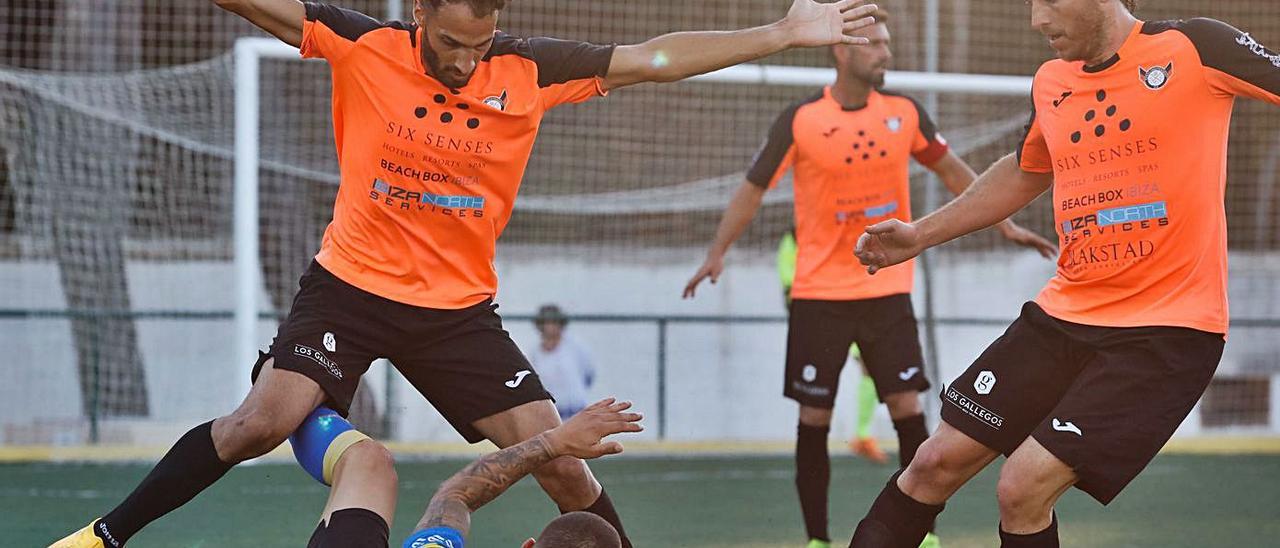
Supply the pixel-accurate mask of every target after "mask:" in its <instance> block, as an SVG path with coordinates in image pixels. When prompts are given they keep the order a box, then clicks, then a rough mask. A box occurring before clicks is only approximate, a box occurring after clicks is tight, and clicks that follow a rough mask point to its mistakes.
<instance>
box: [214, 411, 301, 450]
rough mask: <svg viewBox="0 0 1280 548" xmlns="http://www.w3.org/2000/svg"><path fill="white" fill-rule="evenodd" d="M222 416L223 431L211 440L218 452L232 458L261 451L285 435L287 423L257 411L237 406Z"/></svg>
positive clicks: (285, 436)
mask: <svg viewBox="0 0 1280 548" xmlns="http://www.w3.org/2000/svg"><path fill="white" fill-rule="evenodd" d="M223 420H225V421H227V426H226V428H224V429H223V431H224V432H225V435H224V436H222V439H220V440H215V443H217V447H218V454H219V456H221V457H223V458H227V459H230V460H231V461H232V462H240V461H243V460H248V459H251V458H254V457H260V456H262V455H265V454H266V453H267V452H268V451H270V450H272V449H275V448H276V447H277V446H279V445H280V444H281V443H284V440H285V438H287V437H288V436H289V429H290V426H289V425H282V424H280V421H279V420H278V419H277V418H276V417H273V416H271V415H270V414H268V413H263V412H261V411H256V410H245V409H237V410H236V412H235V413H232V414H230V415H228V416H227V417H225V418H224V419H223Z"/></svg>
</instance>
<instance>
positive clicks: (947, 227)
mask: <svg viewBox="0 0 1280 548" xmlns="http://www.w3.org/2000/svg"><path fill="white" fill-rule="evenodd" d="M1051 185H1053V175H1052V174H1050V173H1031V172H1027V171H1023V170H1022V168H1021V167H1019V165H1018V159H1017V156H1016V155H1014V154H1010V155H1008V156H1005V157H1004V158H1001V159H1000V160H998V161H996V163H995V164H994V165H992V166H991V168H990V169H988V170H987V171H986V173H983V174H982V176H980V177H978V179H977V180H976V181H974V182H973V184H972V185H970V186H969V188H968V189H967V190H965V192H964V193H963V194H961V195H960V197H958V198H956V199H955V200H952V201H951V202H950V203H948V204H947V205H944V206H942V207H941V208H940V209H938V210H937V211H935V212H933V213H931V214H929V215H927V216H925V217H924V218H922V219H920V220H918V221H916V222H914V223H910V224H908V223H904V222H902V221H899V220H897V219H891V220H888V221H885V222H882V223H877V224H874V225H871V226H869V227H867V232H866V234H863V235H862V237H860V238H858V245H857V248H856V250H855V253H856V254H857V255H858V260H860V261H861V262H862V264H864V265H866V267H867V272H869V273H871V274H875V273H876V272H877V271H879V270H880V269H882V268H886V267H889V266H892V265H895V264H898V263H901V262H903V261H906V260H908V259H911V258H912V257H915V256H916V255H919V254H920V253H921V252H923V251H924V250H925V249H928V248H930V247H933V246H935V245H938V244H942V243H945V242H948V241H951V240H953V239H955V238H959V237H960V236H964V235H965V234H969V233H970V232H976V231H978V230H982V229H984V228H987V227H989V226H991V225H993V224H996V223H998V222H1000V221H1002V220H1004V219H1006V218H1008V217H1009V216H1010V215H1013V214H1014V213H1015V212H1017V211H1018V210H1019V209H1022V208H1023V207H1025V206H1026V205H1027V204H1029V203H1031V201H1032V200H1034V199H1036V197H1037V196H1039V195H1041V194H1043V193H1044V191H1045V190H1047V189H1048V188H1049V187H1050V186H1051Z"/></svg>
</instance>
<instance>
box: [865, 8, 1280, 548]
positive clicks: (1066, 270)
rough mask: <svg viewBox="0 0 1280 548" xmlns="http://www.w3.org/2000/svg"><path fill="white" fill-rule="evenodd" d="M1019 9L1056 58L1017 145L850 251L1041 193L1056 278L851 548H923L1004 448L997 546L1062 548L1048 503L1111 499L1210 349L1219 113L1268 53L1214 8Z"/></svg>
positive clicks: (1193, 382) (1273, 56)
mask: <svg viewBox="0 0 1280 548" xmlns="http://www.w3.org/2000/svg"><path fill="white" fill-rule="evenodd" d="M1029 5H1030V9H1031V26H1032V27H1033V28H1035V29H1036V30H1037V31H1039V32H1040V33H1041V34H1042V35H1044V37H1045V38H1047V39H1048V41H1049V46H1050V47H1052V48H1053V49H1054V50H1055V51H1056V52H1057V54H1058V57H1059V58H1058V59H1055V60H1051V61H1049V62H1047V63H1045V64H1044V65H1043V66H1042V67H1041V68H1040V70H1039V71H1038V72H1037V73H1036V76H1035V81H1034V86H1033V90H1034V91H1033V92H1032V115H1031V121H1030V123H1029V124H1028V125H1027V133H1026V136H1025V137H1024V139H1023V142H1022V144H1021V146H1019V148H1018V150H1017V153H1016V154H1011V155H1008V156H1006V157H1004V158H1003V159H1001V160H999V161H997V162H996V163H995V165H993V166H992V167H991V168H990V169H989V170H987V172H986V173H985V174H983V176H982V177H981V178H980V179H979V180H978V181H977V182H976V183H974V184H973V186H972V187H971V188H970V189H969V190H968V191H967V192H965V193H964V194H963V195H962V196H960V197H959V198H957V199H956V200H954V201H952V202H951V203H950V204H947V205H946V206H944V207H942V208H941V209H939V210H938V211H937V212H935V213H934V214H932V215H929V216H927V217H925V218H922V219H920V220H919V221H917V222H915V223H912V224H907V223H904V222H903V221H902V220H897V219H894V220H889V221H885V222H882V223H878V224H876V225H873V226H870V227H868V228H867V230H866V232H867V233H866V234H865V235H863V236H862V237H861V238H860V240H859V242H858V257H859V259H860V260H861V261H862V262H863V264H866V265H868V268H867V270H868V272H870V273H872V274H875V273H877V272H881V271H882V269H884V268H886V267H889V266H890V265H894V264H898V263H901V262H904V261H907V260H908V259H910V258H911V257H914V256H916V255H918V254H919V253H921V252H922V251H923V250H925V249H928V248H930V247H933V246H936V245H939V244H942V243H944V242H947V241H949V240H951V239H953V238H957V237H959V236H962V235H964V234H968V233H970V232H973V231H976V230H980V229H982V228H985V227H987V226H990V225H991V224H993V223H996V222H999V221H1000V220H1001V219H1004V218H1006V217H1008V216H1009V215H1012V214H1013V213H1015V212H1016V211H1018V210H1019V209H1021V208H1023V207H1025V206H1026V205H1027V204H1029V203H1031V201H1032V200H1034V199H1035V198H1036V197H1038V196H1040V195H1041V194H1043V193H1044V191H1045V190H1047V189H1049V188H1053V207H1054V220H1055V221H1056V222H1055V225H1056V226H1057V227H1058V229H1057V230H1058V236H1059V239H1060V241H1061V242H1062V255H1061V257H1059V258H1058V272H1057V274H1056V275H1055V276H1054V277H1053V278H1052V279H1051V280H1049V283H1048V285H1046V286H1045V288H1044V289H1043V290H1042V291H1041V292H1040V294H1039V296H1037V297H1036V299H1035V301H1034V302H1029V303H1026V304H1025V305H1024V306H1023V308H1022V314H1021V316H1020V317H1019V318H1018V319H1017V320H1016V321H1015V322H1014V323H1013V324H1012V325H1011V326H1010V327H1009V329H1008V330H1007V331H1005V333H1004V335H1003V336H1001V337H1000V338H999V339H997V340H996V341H995V342H994V343H992V344H991V346H989V347H988V348H987V350H986V351H985V352H984V353H983V354H982V355H981V356H980V357H979V358H978V359H977V361H975V362H974V363H973V364H972V365H971V366H970V367H969V369H968V370H966V371H965V372H964V373H963V374H961V375H960V376H959V377H958V378H957V379H956V380H955V381H954V382H953V383H951V385H949V386H948V387H947V390H946V392H945V394H943V398H942V401H943V405H942V420H943V424H942V426H941V427H939V429H938V431H937V432H936V433H935V434H934V435H933V436H932V437H931V438H929V440H928V441H927V442H926V443H925V444H924V445H923V446H921V448H920V450H919V453H918V454H917V458H916V459H915V460H913V461H911V463H910V464H909V466H907V467H906V469H905V470H903V471H901V472H899V473H898V474H895V475H894V476H893V478H892V479H890V481H889V482H888V484H887V485H886V486H885V488H884V490H883V491H882V492H881V493H880V496H879V497H878V498H877V499H876V501H875V503H874V504H873V505H872V507H871V509H870V511H869V512H868V513H867V515H866V518H865V519H863V520H862V521H861V522H860V523H859V524H858V528H857V531H856V532H855V534H854V538H853V541H852V543H851V544H850V545H851V546H857V547H859V548H873V547H875V548H878V547H898V546H910V545H913V544H914V543H915V542H918V541H919V539H920V538H921V537H923V536H924V535H925V531H927V530H928V527H929V524H930V523H932V522H933V521H934V519H935V517H936V516H937V514H938V513H939V512H941V511H942V508H943V504H944V503H945V501H946V500H947V499H949V498H950V497H951V495H953V494H954V493H955V492H956V490H957V489H959V488H960V486H962V485H964V484H965V483H966V482H967V481H968V480H969V479H970V478H972V477H973V476H974V475H976V474H977V473H978V472H980V471H981V470H982V469H983V468H985V467H986V466H987V465H988V464H990V463H991V462H992V461H993V460H995V458H996V457H997V456H998V455H1000V454H1004V455H1005V456H1007V457H1008V460H1006V461H1005V463H1004V465H1003V466H1002V467H1001V469H1000V480H999V484H998V486H997V493H996V498H997V500H998V502H999V506H1000V539H1001V545H1002V546H1004V547H1006V548H1042V547H1046V548H1047V547H1056V546H1058V522H1057V518H1056V516H1055V514H1054V506H1055V505H1056V504H1057V501H1058V499H1059V498H1060V497H1061V496H1062V495H1063V494H1064V493H1066V491H1067V490H1068V489H1070V488H1071V487H1072V486H1073V485H1074V486H1076V487H1079V488H1080V489H1081V490H1083V491H1084V492H1086V493H1088V494H1089V495H1091V496H1093V497H1094V498H1095V499H1096V500H1098V501H1099V502H1101V503H1102V504H1108V503H1110V502H1111V501H1112V500H1114V499H1115V497H1116V496H1117V495H1119V494H1120V492H1121V491H1122V490H1124V488H1125V487H1126V486H1127V485H1128V484H1129V483H1130V482H1131V481H1132V480H1133V479H1134V478H1135V477H1137V475H1138V474H1139V473H1141V472H1142V470H1143V469H1144V468H1146V466H1147V464H1148V463H1149V462H1151V459H1152V458H1154V457H1155V455H1156V453H1157V452H1158V451H1159V450H1160V449H1161V448H1162V447H1163V446H1164V445H1165V443H1166V442H1168V441H1169V439H1170V437H1172V436H1173V433H1174V431H1175V430H1176V429H1177V428H1178V426H1179V425H1180V424H1182V422H1183V420H1184V419H1185V418H1186V417H1187V415H1188V414H1189V413H1190V412H1191V410H1192V408H1193V407H1195V405H1196V402H1197V401H1198V400H1199V399H1200V397H1201V395H1203V394H1204V392H1205V389H1206V388H1207V387H1208V386H1209V382H1210V380H1211V379H1212V378H1213V374H1214V371H1215V370H1216V369H1217V367H1218V362H1219V360H1220V359H1221V357H1222V351H1223V345H1224V339H1225V336H1226V333H1227V327H1228V323H1229V318H1228V313H1227V247H1226V246H1227V225H1226V215H1225V211H1224V204H1223V202H1224V197H1225V196H1224V194H1225V192H1226V171H1227V169H1226V168H1227V159H1226V151H1227V135H1228V129H1229V127H1230V125H1231V112H1232V108H1233V107H1234V104H1235V99H1236V97H1239V96H1245V97H1252V98H1255V99H1261V100H1264V101H1268V102H1271V103H1275V104H1280V54H1277V53H1276V52H1275V51H1273V50H1269V49H1266V48H1265V47H1263V46H1262V45H1260V44H1258V43H1257V42H1256V41H1254V40H1253V39H1252V38H1251V37H1250V36H1249V35H1248V34H1247V33H1243V32H1241V31H1239V30H1236V29H1235V28H1233V27H1231V26H1230V25H1227V24H1225V23H1222V22H1219V21H1215V20H1212V19H1190V20H1186V21H1147V22H1144V21H1140V20H1138V19H1137V18H1135V17H1134V15H1133V9H1134V8H1135V2H1134V1H1133V0H1056V1H1049V0H1032V1H1031V2H1029ZM1174 113H1176V114H1174ZM884 272H886V273H887V272H892V270H888V271H884Z"/></svg>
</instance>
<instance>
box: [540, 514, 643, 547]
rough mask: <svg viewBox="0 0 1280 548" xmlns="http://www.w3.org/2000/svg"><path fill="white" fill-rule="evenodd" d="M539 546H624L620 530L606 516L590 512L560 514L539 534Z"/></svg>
mask: <svg viewBox="0 0 1280 548" xmlns="http://www.w3.org/2000/svg"><path fill="white" fill-rule="evenodd" d="M537 546H538V548H622V539H621V537H619V536H618V531H617V530H616V529H614V528H613V526H612V525H609V522H607V521H605V520H604V518H602V517H600V516H597V515H595V514H591V513H588V512H569V513H568V514H565V515H563V516H560V517H558V518H556V519H554V520H551V523H548V524H547V528H546V529H543V530H542V534H541V535H538V540H537Z"/></svg>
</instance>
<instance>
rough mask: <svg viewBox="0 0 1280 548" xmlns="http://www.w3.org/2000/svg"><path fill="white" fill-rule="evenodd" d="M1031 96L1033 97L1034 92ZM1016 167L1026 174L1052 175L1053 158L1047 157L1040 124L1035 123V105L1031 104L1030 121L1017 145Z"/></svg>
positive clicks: (1047, 147)
mask: <svg viewBox="0 0 1280 548" xmlns="http://www.w3.org/2000/svg"><path fill="white" fill-rule="evenodd" d="M1031 95H1032V96H1033V97H1034V96H1035V92H1034V91H1033V92H1032V93H1031ZM1018 167H1021V168H1022V171H1026V172H1028V173H1053V158H1052V157H1051V156H1050V155H1049V144H1048V142H1047V141H1045V138H1044V133H1043V132H1041V131H1040V124H1038V123H1036V105H1035V101H1034V100H1032V102H1031V119H1030V120H1028V121H1027V126H1026V130H1025V132H1024V133H1023V135H1022V142H1021V143H1019V144H1018Z"/></svg>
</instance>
